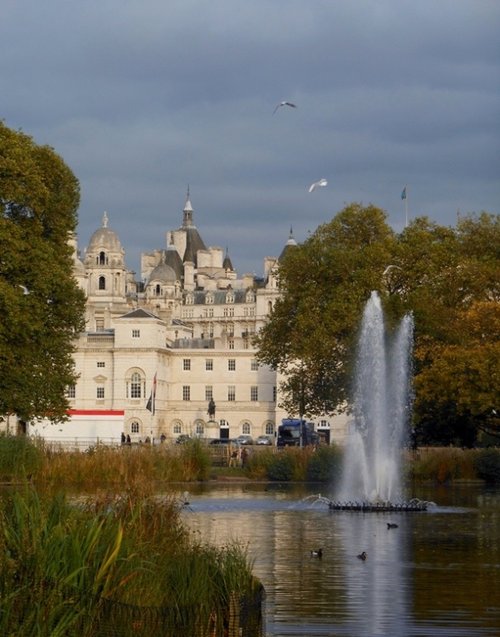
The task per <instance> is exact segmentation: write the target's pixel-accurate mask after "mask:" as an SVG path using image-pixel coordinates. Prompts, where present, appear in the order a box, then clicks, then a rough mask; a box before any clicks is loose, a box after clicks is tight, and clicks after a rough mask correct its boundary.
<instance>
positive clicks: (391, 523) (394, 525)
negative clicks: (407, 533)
mask: <svg viewBox="0 0 500 637" xmlns="http://www.w3.org/2000/svg"><path fill="white" fill-rule="evenodd" d="M387 528H388V529H397V528H398V525H397V524H394V522H387Z"/></svg>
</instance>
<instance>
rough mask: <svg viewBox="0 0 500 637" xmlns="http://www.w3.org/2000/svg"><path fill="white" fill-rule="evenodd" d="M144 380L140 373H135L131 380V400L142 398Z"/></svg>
mask: <svg viewBox="0 0 500 637" xmlns="http://www.w3.org/2000/svg"><path fill="white" fill-rule="evenodd" d="M141 396H142V378H141V375H140V374H139V372H134V373H133V374H132V376H131V378H130V398H141Z"/></svg>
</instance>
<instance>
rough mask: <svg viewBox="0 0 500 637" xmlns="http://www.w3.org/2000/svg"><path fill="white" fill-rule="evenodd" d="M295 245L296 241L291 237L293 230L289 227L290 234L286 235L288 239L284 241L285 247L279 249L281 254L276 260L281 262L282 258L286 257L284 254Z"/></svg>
mask: <svg viewBox="0 0 500 637" xmlns="http://www.w3.org/2000/svg"><path fill="white" fill-rule="evenodd" d="M296 247H297V242H296V241H295V239H294V238H293V230H292V228H290V235H289V236H288V241H287V242H286V245H285V247H284V248H283V250H282V251H281V254H280V256H279V257H278V261H279V262H280V263H281V262H282V261H283V259H284V258H285V257H286V255H287V254H288V252H289V251H290V250H293V248H296Z"/></svg>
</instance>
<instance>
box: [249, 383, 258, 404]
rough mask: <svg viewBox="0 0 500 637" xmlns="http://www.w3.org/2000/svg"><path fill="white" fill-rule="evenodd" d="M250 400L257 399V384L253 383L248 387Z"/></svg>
mask: <svg viewBox="0 0 500 637" xmlns="http://www.w3.org/2000/svg"><path fill="white" fill-rule="evenodd" d="M250 400H252V401H257V400H259V388H258V387H257V385H253V386H252V387H250Z"/></svg>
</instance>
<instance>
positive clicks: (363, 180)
mask: <svg viewBox="0 0 500 637" xmlns="http://www.w3.org/2000/svg"><path fill="white" fill-rule="evenodd" d="M0 43H1V44H0V118H2V119H3V120H4V123H5V124H6V125H7V126H9V127H11V128H14V129H22V130H23V131H24V132H25V133H27V134H29V135H31V136H33V138H34V140H35V141H36V142H37V143H39V144H49V145H50V146H52V147H53V148H54V149H55V150H56V151H57V152H58V153H59V154H60V155H61V156H62V157H63V158H64V160H65V161H66V163H67V164H68V165H69V166H70V168H71V169H72V170H73V172H74V173H75V175H76V176H77V178H78V179H79V181H80V185H81V206H80V210H79V227H78V239H79V245H80V248H82V250H83V249H84V248H85V246H86V245H87V244H88V241H89V238H90V236H91V234H92V233H93V232H94V231H95V230H96V229H97V228H98V227H100V225H101V219H102V215H103V211H104V210H106V211H107V212H108V215H109V219H110V221H109V226H110V227H111V228H112V229H113V230H115V231H116V232H117V234H118V236H119V238H120V240H121V242H122V245H123V247H124V248H125V251H126V262H127V265H128V266H129V268H132V269H134V270H137V271H138V270H139V258H140V253H141V252H144V251H150V250H153V249H155V248H161V247H165V239H164V235H165V232H166V231H167V230H170V229H175V228H178V227H179V226H180V225H181V222H182V210H183V207H184V202H185V197H186V189H187V186H188V184H189V187H190V192H191V201H192V205H193V208H194V221H195V224H196V226H197V227H198V230H199V231H200V234H201V236H202V237H203V239H204V241H205V243H206V244H207V245H211V246H220V247H222V248H223V249H226V247H227V248H228V250H229V255H230V257H231V259H232V261H233V265H234V267H235V268H236V269H237V270H238V272H239V273H240V274H243V273H245V272H255V273H256V274H262V271H263V258H264V257H265V256H268V255H269V256H278V255H279V254H280V252H281V250H282V248H283V246H284V244H285V243H286V241H287V239H288V235H289V231H290V227H292V228H293V233H294V237H295V238H296V240H297V241H299V242H300V241H302V240H304V239H305V238H307V236H308V233H309V232H313V231H314V230H315V229H316V228H317V227H318V225H320V224H322V223H325V222H328V221H329V220H330V219H332V217H333V216H334V215H335V214H336V213H337V212H339V211H340V210H341V209H342V208H343V207H344V205H345V204H346V203H350V202H353V201H356V202H362V203H363V204H368V203H373V204H375V205H377V206H380V207H381V208H383V209H384V210H385V211H386V212H387V214H388V220H389V223H390V224H391V226H392V227H393V228H394V229H395V230H396V231H400V230H402V228H403V227H404V223H405V214H406V211H405V202H404V201H403V200H402V199H401V192H402V190H403V187H404V186H405V185H407V192H408V199H407V200H406V203H407V205H408V213H409V217H410V218H413V217H415V216H421V215H427V216H429V217H430V218H431V219H432V220H434V221H436V222H437V223H440V224H443V225H455V223H456V218H457V211H459V212H460V213H462V214H466V213H469V212H480V211H481V210H487V211H488V212H492V213H495V214H498V213H499V208H500V0H418V1H416V0H2V3H1V7H0ZM282 100H287V101H291V102H293V103H294V104H296V105H297V108H290V107H287V106H284V107H281V108H279V109H278V110H277V112H276V113H275V114H274V115H273V110H274V108H275V106H276V105H277V104H278V103H279V102H281V101H282ZM320 178H326V179H327V180H328V186H327V187H324V188H319V189H317V190H315V191H314V192H312V193H309V192H308V187H309V185H310V184H311V183H312V182H314V181H317V180H318V179H320Z"/></svg>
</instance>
